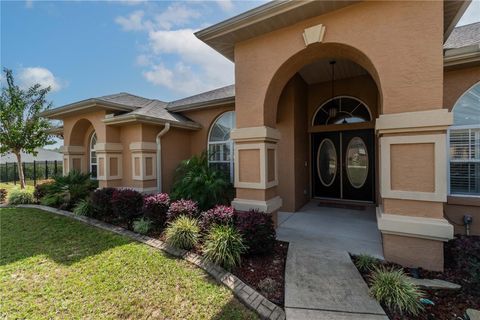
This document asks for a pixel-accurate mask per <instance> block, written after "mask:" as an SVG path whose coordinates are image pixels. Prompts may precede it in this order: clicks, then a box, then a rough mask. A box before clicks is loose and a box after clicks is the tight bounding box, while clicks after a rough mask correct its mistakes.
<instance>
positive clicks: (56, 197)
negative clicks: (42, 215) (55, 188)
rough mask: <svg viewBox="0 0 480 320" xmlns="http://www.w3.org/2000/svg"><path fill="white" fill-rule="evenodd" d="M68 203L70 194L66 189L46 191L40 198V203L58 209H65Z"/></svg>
mask: <svg viewBox="0 0 480 320" xmlns="http://www.w3.org/2000/svg"><path fill="white" fill-rule="evenodd" d="M68 203H70V194H69V193H68V191H59V192H57V193H47V194H46V195H45V196H43V197H42V198H41V199H40V204H42V205H44V206H49V207H55V208H60V209H66V206H67V204H68Z"/></svg>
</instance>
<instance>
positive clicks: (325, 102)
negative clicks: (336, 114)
mask: <svg viewBox="0 0 480 320" xmlns="http://www.w3.org/2000/svg"><path fill="white" fill-rule="evenodd" d="M341 98H349V99H353V100H356V101H358V102H360V103H361V104H363V105H364V106H365V108H367V111H368V115H369V116H370V119H369V120H368V121H364V122H363V123H368V122H370V121H373V115H372V111H370V107H369V106H368V105H367V104H366V103H365V102H363V101H362V100H360V99H359V98H357V97H354V96H348V95H339V96H335V97H333V98H330V99H328V100H327V101H324V102H323V103H322V104H321V105H320V106H319V107H318V108H317V110H315V113H314V114H313V117H312V127H314V126H330V125H335V124H334V123H331V124H322V125H315V118H316V117H317V114H318V112H319V111H320V110H322V108H323V107H324V106H325V105H326V104H327V103H329V102H330V101H332V100H335V99H341ZM359 123H362V122H359ZM348 124H353V123H348Z"/></svg>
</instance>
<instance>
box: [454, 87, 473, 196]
mask: <svg viewBox="0 0 480 320" xmlns="http://www.w3.org/2000/svg"><path fill="white" fill-rule="evenodd" d="M476 86H480V82H477V83H475V84H474V85H472V86H471V87H470V88H468V89H467V90H466V91H465V92H464V93H463V94H462V95H461V96H460V97H459V98H458V99H457V101H456V102H455V104H454V106H453V108H452V113H453V116H454V119H455V115H454V113H455V108H456V107H457V104H458V102H459V101H460V100H461V99H463V97H464V96H465V95H466V94H468V93H469V92H470V90H472V89H473V88H475V87H476ZM479 112H480V111H479ZM465 129H466V130H470V129H480V124H478V125H477V124H469V125H455V124H453V125H452V126H450V127H449V128H448V129H447V159H448V164H447V182H448V183H447V194H448V195H449V196H452V197H469V198H480V195H473V194H463V193H452V192H451V180H450V174H451V173H450V171H451V170H450V169H451V163H452V162H457V163H458V162H468V163H472V162H473V163H480V160H477V159H469V160H468V161H462V160H453V159H452V157H451V152H450V134H451V132H452V131H455V130H465ZM469 136H470V135H469ZM471 147H472V145H471V144H469V149H470V148H471ZM469 154H471V153H470V152H469Z"/></svg>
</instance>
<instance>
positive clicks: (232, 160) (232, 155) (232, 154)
mask: <svg viewBox="0 0 480 320" xmlns="http://www.w3.org/2000/svg"><path fill="white" fill-rule="evenodd" d="M228 113H232V114H233V119H234V122H235V120H236V114H235V111H226V112H223V113H222V114H220V115H219V116H218V117H216V118H215V121H213V122H212V125H211V126H210V130H208V136H207V157H208V164H209V165H210V164H211V163H228V164H230V182H232V183H233V181H234V176H235V169H234V164H235V152H234V147H235V144H234V142H233V140H232V139H231V138H230V139H229V140H224V141H210V136H211V134H212V130H213V127H215V125H216V124H217V122H218V120H220V119H221V118H222V117H223V116H225V115H226V114H228ZM233 129H235V123H233V126H232V130H233ZM230 132H231V131H230ZM218 144H227V145H228V147H229V148H230V161H219V160H210V145H218ZM221 158H223V156H222V157H221Z"/></svg>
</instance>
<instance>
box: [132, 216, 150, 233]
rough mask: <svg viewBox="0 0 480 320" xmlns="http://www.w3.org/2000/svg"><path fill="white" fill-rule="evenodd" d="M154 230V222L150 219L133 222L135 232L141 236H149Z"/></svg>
mask: <svg viewBox="0 0 480 320" xmlns="http://www.w3.org/2000/svg"><path fill="white" fill-rule="evenodd" d="M151 228H152V221H150V220H149V219H145V218H141V219H138V220H135V221H133V231H135V232H137V233H140V234H147V233H148V231H150V229H151Z"/></svg>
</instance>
